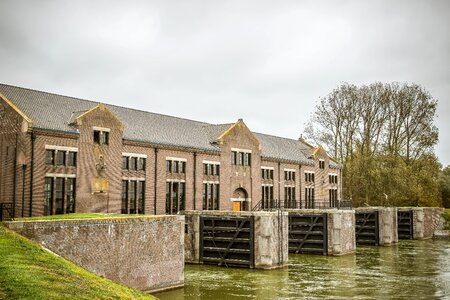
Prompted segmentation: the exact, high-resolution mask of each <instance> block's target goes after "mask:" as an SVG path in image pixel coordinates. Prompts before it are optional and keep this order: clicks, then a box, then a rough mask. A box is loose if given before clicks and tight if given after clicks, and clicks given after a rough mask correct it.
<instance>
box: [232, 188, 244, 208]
mask: <svg viewBox="0 0 450 300" xmlns="http://www.w3.org/2000/svg"><path fill="white" fill-rule="evenodd" d="M247 198H248V194H247V191H246V190H245V189H243V188H237V189H236V190H235V191H234V192H233V198H231V201H232V202H231V208H232V210H233V211H243V210H247Z"/></svg>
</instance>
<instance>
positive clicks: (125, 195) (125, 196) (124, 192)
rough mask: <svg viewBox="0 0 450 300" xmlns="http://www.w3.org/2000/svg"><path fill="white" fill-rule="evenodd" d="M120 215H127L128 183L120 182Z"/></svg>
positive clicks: (125, 181)
mask: <svg viewBox="0 0 450 300" xmlns="http://www.w3.org/2000/svg"><path fill="white" fill-rule="evenodd" d="M122 213H123V214H127V213H128V181H127V180H122Z"/></svg>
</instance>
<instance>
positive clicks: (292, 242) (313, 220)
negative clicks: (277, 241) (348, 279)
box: [289, 213, 328, 255]
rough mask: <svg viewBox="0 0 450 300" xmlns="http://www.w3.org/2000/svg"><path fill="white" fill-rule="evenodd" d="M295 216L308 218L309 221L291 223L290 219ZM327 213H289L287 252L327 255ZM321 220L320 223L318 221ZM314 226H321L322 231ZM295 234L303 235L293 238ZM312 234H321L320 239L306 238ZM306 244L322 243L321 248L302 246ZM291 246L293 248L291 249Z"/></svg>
mask: <svg viewBox="0 0 450 300" xmlns="http://www.w3.org/2000/svg"><path fill="white" fill-rule="evenodd" d="M295 217H303V218H309V219H310V221H309V222H300V223H296V224H293V222H292V219H293V218H295ZM327 218H328V215H327V213H322V214H302V213H298V214H289V252H290V253H295V254H298V253H309V254H321V255H328V222H327ZM320 220H321V223H319V221H320ZM293 226H299V227H305V228H307V229H306V230H295V233H294V230H293V229H292V227H293ZM316 226H321V227H322V231H315V230H313V229H314V228H315V227H316ZM295 234H298V235H304V236H303V238H302V239H297V238H295V236H294V235H295ZM312 235H321V236H322V240H315V239H308V238H309V237H311V236H312ZM308 244H322V247H321V248H304V246H305V245H308ZM292 248H295V250H293V249H292Z"/></svg>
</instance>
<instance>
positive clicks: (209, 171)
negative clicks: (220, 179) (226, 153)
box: [203, 163, 220, 176]
mask: <svg viewBox="0 0 450 300" xmlns="http://www.w3.org/2000/svg"><path fill="white" fill-rule="evenodd" d="M203 175H211V176H220V165H219V163H203Z"/></svg>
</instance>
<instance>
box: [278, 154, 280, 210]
mask: <svg viewBox="0 0 450 300" xmlns="http://www.w3.org/2000/svg"><path fill="white" fill-rule="evenodd" d="M280 168H281V163H280V162H278V202H280V201H281V196H280V188H281V182H280V180H281V177H280Z"/></svg>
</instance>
